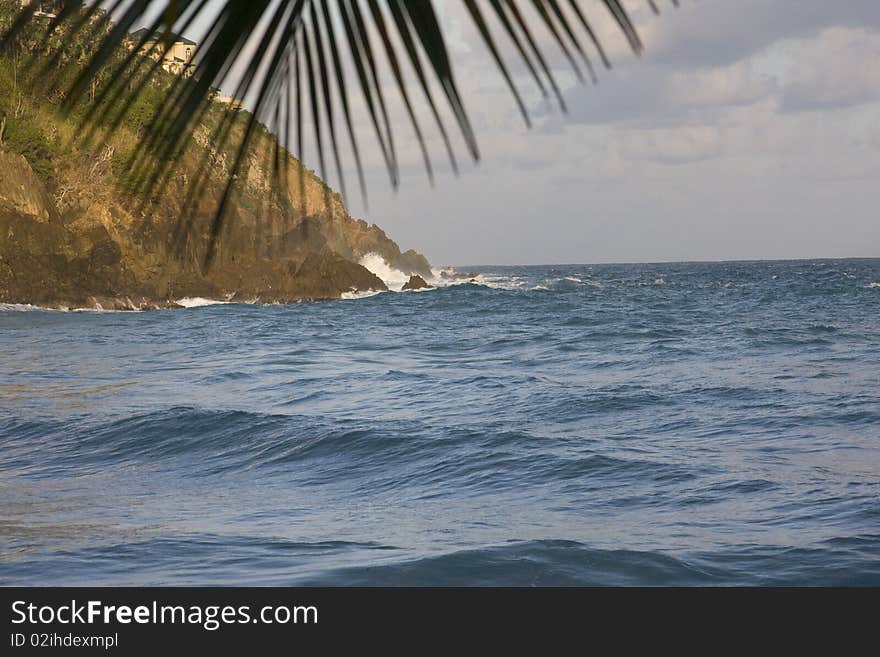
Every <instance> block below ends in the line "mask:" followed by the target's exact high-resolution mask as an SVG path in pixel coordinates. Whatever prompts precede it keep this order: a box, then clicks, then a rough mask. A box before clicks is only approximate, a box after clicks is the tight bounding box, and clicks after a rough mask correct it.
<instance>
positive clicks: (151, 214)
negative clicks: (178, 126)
mask: <svg viewBox="0 0 880 657" xmlns="http://www.w3.org/2000/svg"><path fill="white" fill-rule="evenodd" d="M9 4H10V6H6V5H4V4H3V3H0V25H4V24H10V21H11V20H13V17H14V12H15V11H17V3H9ZM13 5H15V6H14V7H13ZM64 32H65V27H64V25H60V26H58V27H57V29H56V30H55V32H54V33H53V39H52V40H51V41H52V43H54V42H56V41H57V42H63V41H64V39H65V33H64ZM52 43H50V42H47V41H46V40H45V39H38V38H31V37H23V38H22V40H21V41H20V43H18V44H17V51H16V52H18V50H20V51H21V52H20V53H18V54H16V55H15V56H16V57H22V56H25V55H27V56H28V57H32V58H33V59H34V62H33V66H31V67H29V70H32V71H39V70H41V65H43V64H45V65H47V66H48V65H50V64H51V63H52V61H53V60H52V57H53V55H55V54H57V53H56V52H54V51H53V48H54V46H53V45H52ZM84 47H86V48H87V49H88V47H87V46H84ZM91 54H92V53H89V52H86V53H83V55H84V56H83V58H82V61H88V60H89V57H90V55H91ZM11 57H12V54H11V51H4V52H0V89H7V90H8V89H17V90H18V91H19V95H20V98H19V100H18V104H19V105H22V107H25V108H26V110H27V111H23V112H19V111H13V109H12V107H13V106H12V105H11V104H10V103H11V99H10V98H7V97H4V96H3V95H2V94H0V119H2V120H3V128H2V129H0V303H25V304H28V303H29V304H34V305H40V306H47V307H53V308H83V307H90V308H97V307H101V308H107V309H109V308H112V309H143V308H156V307H158V308H169V307H175V306H176V305H177V304H176V301H177V300H181V299H184V298H204V299H214V300H225V299H231V298H235V299H240V300H246V301H253V300H257V301H266V302H293V301H300V300H304V299H338V298H340V297H341V296H342V295H343V294H346V293H349V292H351V291H352V290H356V291H367V290H385V289H386V287H385V283H383V282H382V280H380V279H379V278H377V277H376V276H375V275H374V274H373V273H371V272H370V271H369V270H367V269H366V268H364V267H363V266H361V265H360V264H358V263H359V262H360V260H361V259H362V258H363V257H364V256H366V255H368V254H371V253H376V254H378V255H380V256H382V258H384V259H385V261H387V262H388V264H389V265H390V266H391V267H393V268H395V269H398V270H400V271H403V272H405V273H406V274H418V275H421V276H423V277H427V276H430V274H431V268H430V265H429V263H428V261H427V260H426V259H425V257H424V256H422V255H421V254H419V253H416V252H415V251H405V252H402V251H401V250H400V247H399V246H398V245H397V244H396V243H395V242H394V241H393V240H392V239H391V238H389V237H388V236H387V235H386V234H385V232H384V231H383V230H382V229H381V228H379V227H378V226H376V225H372V224H368V223H367V222H366V221H363V220H358V219H355V218H353V217H352V216H351V215H350V213H349V212H348V209H347V208H346V207H345V205H344V203H343V201H342V198H341V196H340V195H339V194H338V193H336V192H335V191H333V190H332V189H330V187H329V186H328V185H327V184H326V183H325V182H324V181H323V180H321V179H320V178H319V177H318V175H317V174H316V173H315V172H314V171H312V170H311V169H309V168H308V167H306V166H305V165H304V164H303V163H301V162H299V161H298V160H297V159H296V158H294V157H293V156H292V155H291V154H290V153H288V152H287V151H286V150H284V149H279V148H278V145H277V142H276V140H275V137H274V135H273V134H272V133H271V132H270V131H268V130H267V129H266V128H265V126H263V125H258V126H257V128H256V129H255V130H254V132H253V139H252V141H251V142H250V143H249V145H248V149H247V150H246V151H245V152H244V153H243V156H242V160H241V164H240V173H239V174H238V175H236V176H235V179H234V183H233V185H232V187H231V189H229V197H228V203H227V204H226V205H225V206H224V208H225V211H224V215H223V217H222V221H221V222H219V223H216V222H215V218H216V212H217V211H218V209H219V208H220V199H221V198H223V195H224V194H225V193H226V191H227V189H228V187H227V185H228V183H229V173H230V161H229V160H230V156H229V153H228V152H227V151H228V144H227V145H224V144H223V143H218V142H217V141H215V140H216V135H217V134H218V132H220V130H219V128H220V127H221V126H224V128H223V131H224V132H225V131H226V130H228V131H229V132H230V134H233V133H237V134H243V133H244V132H245V131H247V130H248V129H249V128H248V122H249V114H248V113H247V112H240V113H237V114H235V115H234V116H233V117H232V118H228V114H227V112H226V107H223V106H220V105H218V106H217V107H210V106H209V107H207V108H206V111H205V112H204V113H202V112H199V113H197V115H198V116H199V124H198V125H196V126H195V127H194V130H193V135H192V140H190V141H189V142H188V143H186V144H182V145H181V150H180V152H179V154H178V155H179V156H178V155H175V160H174V165H173V167H172V169H171V170H169V171H168V172H167V177H166V178H163V183H162V185H161V186H159V187H157V188H152V189H143V188H142V187H141V186H140V185H139V184H138V180H140V178H139V176H138V175H136V174H135V172H133V171H132V168H131V165H130V163H131V160H132V158H133V157H134V156H135V154H136V153H138V152H139V146H138V144H139V143H140V139H141V137H142V136H143V133H144V129H145V128H146V127H148V125H147V124H148V123H149V120H148V118H149V117H152V116H155V115H156V113H157V112H161V111H163V104H164V103H165V102H166V101H167V97H168V94H170V93H171V92H172V90H173V89H174V84H176V78H175V77H174V76H173V75H171V74H169V73H167V72H165V71H162V70H157V71H155V72H154V73H152V74H151V79H150V80H149V83H148V84H145V85H144V86H143V91H142V92H139V94H138V96H137V97H136V98H135V99H134V101H135V103H134V107H136V108H137V111H136V112H133V113H132V114H131V115H127V116H126V117H125V119H124V120H123V121H122V123H121V124H118V125H116V126H115V127H116V129H115V130H114V131H113V132H112V138H110V139H109V140H108V141H106V142H105V141H103V140H95V142H96V143H94V144H92V143H89V144H86V143H79V142H77V143H72V142H70V141H69V140H66V139H63V138H62V137H63V136H64V135H74V134H76V133H77V132H78V131H81V128H82V125H81V123H80V120H79V118H76V117H81V116H83V115H84V114H94V115H96V116H102V113H101V112H100V111H98V110H97V108H96V107H90V106H88V103H86V101H83V106H81V107H78V108H77V111H75V112H72V113H71V114H70V115H69V116H61V115H59V114H58V98H57V96H56V94H57V90H53V89H54V87H52V85H46V84H45V80H43V79H42V78H41V77H40V76H39V75H37V74H36V73H34V74H31V73H23V72H22V70H21V69H22V67H20V66H18V65H17V63H16V62H15V61H13V60H12V59H11ZM114 57H116V56H115V55H114ZM123 60H124V54H122V53H120V54H119V55H118V57H117V61H116V64H118V65H121V64H122V61H123ZM72 66H73V67H74V68H75V66H76V65H75V64H72ZM69 72H70V73H71V74H75V73H76V71H75V70H71V71H69ZM111 114H112V113H111ZM4 117H5V118H4ZM145 117H146V118H145ZM227 119H228V120H229V121H231V123H230V124H229V125H226V124H225V122H226V121H227ZM102 120H103V119H98V122H99V124H98V125H96V126H95V128H96V129H98V130H99V131H103V130H104V128H108V127H109V125H108V124H107V122H104V123H101V121H102ZM145 121H146V122H147V123H145ZM97 142H101V144H100V145H99V144H98V143H97ZM163 175H164V174H163ZM195 180H199V181H200V183H201V184H200V186H199V192H200V193H199V195H198V196H197V197H193V196H192V195H191V192H192V189H193V187H192V184H191V183H192V182H193V181H195ZM218 225H219V226H220V229H219V230H216V229H217V226H218ZM212 237H213V238H215V239H214V242H213V247H214V250H213V252H212V255H213V258H212V260H211V264H210V266H207V264H206V263H207V259H208V258H207V255H208V253H207V251H208V245H209V243H210V240H211V238H212Z"/></svg>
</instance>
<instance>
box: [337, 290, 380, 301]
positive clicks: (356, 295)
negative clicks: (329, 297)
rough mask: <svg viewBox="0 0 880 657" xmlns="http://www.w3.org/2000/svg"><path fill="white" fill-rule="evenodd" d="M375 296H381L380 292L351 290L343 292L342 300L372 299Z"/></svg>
mask: <svg viewBox="0 0 880 657" xmlns="http://www.w3.org/2000/svg"><path fill="white" fill-rule="evenodd" d="M377 294H382V291H381V290H362V291H360V290H352V291H351V292H343V293H342V298H343V299H346V300H349V301H350V300H353V299H366V298H368V297H374V296H376V295H377Z"/></svg>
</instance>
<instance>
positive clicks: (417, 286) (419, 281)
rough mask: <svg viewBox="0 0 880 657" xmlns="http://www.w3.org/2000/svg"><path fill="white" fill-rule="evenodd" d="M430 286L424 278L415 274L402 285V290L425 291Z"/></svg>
mask: <svg viewBox="0 0 880 657" xmlns="http://www.w3.org/2000/svg"><path fill="white" fill-rule="evenodd" d="M430 287H431V286H430V285H428V283H427V282H426V281H425V279H424V278H422V277H421V276H419V275H417V274H413V275H412V276H410V277H409V280H408V281H407V282H406V283H405V284H404V286H403V288H402V289H404V290H426V289H428V288H430Z"/></svg>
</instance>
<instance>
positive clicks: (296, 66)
mask: <svg viewBox="0 0 880 657" xmlns="http://www.w3.org/2000/svg"><path fill="white" fill-rule="evenodd" d="M461 1H462V3H463V6H464V8H465V9H466V13H467V15H468V16H470V17H471V19H472V21H473V24H474V26H475V28H476V31H477V33H478V34H479V35H480V37H481V39H482V41H483V42H484V44H485V46H486V47H487V48H488V50H489V53H490V54H491V56H492V59H493V60H494V62H495V64H496V65H497V67H498V70H499V72H500V73H501V75H502V77H503V78H504V80H505V83H506V84H507V86H508V88H509V90H510V92H511V94H512V96H513V98H514V100H515V102H516V104H517V107H518V108H519V111H520V113H521V114H522V117H523V120H524V121H525V123H526V125H529V124H530V114H529V108H528V105H527V103H526V101H525V100H524V97H523V95H522V93H521V91H520V90H519V89H518V88H517V83H516V79H515V76H514V74H513V73H512V69H511V68H510V65H509V57H508V56H507V55H506V54H505V52H504V46H505V45H507V46H509V47H511V48H512V49H513V51H514V52H515V53H516V56H515V57H516V58H518V60H517V61H519V62H520V63H521V64H522V65H523V66H524V67H525V69H526V70H527V71H528V75H529V78H530V79H531V81H532V82H533V83H534V84H535V86H536V88H537V90H538V92H539V93H540V94H541V95H542V96H545V97H546V96H548V95H549V94H550V93H552V95H553V96H554V97H555V98H556V100H557V102H558V104H559V106H560V108H561V109H562V111H563V112H564V111H566V106H565V102H564V99H563V95H562V93H561V91H560V87H559V84H558V82H557V80H556V78H555V76H554V74H553V71H552V70H551V67H550V65H549V64H548V61H549V57H548V54H547V53H546V52H545V51H544V49H543V48H542V47H541V45H539V43H540V42H539V39H538V37H537V34H538V31H539V30H540V31H544V32H546V34H547V35H549V38H550V42H551V43H553V44H555V47H556V48H558V50H559V52H560V53H561V54H562V56H564V58H565V59H566V60H567V61H568V64H569V66H570V67H571V69H572V71H574V73H575V75H577V77H578V78H579V79H581V80H584V79H585V78H586V77H589V78H590V79H591V80H593V81H594V82H595V81H596V79H597V76H596V71H595V68H594V66H593V63H592V59H591V54H590V50H591V49H592V51H593V54H594V55H595V56H596V57H598V60H599V61H601V62H602V64H603V65H604V66H605V67H606V68H609V67H610V66H611V62H610V60H609V58H608V55H607V52H606V50H605V49H604V48H603V46H602V45H601V43H600V41H599V38H598V37H597V33H596V31H595V29H594V28H593V22H592V21H591V17H590V13H591V12H590V11H588V10H587V9H586V8H585V7H584V6H583V5H584V3H582V2H580V1H579V0H567V1H560V0H528V1H527V2H522V3H520V2H518V0H488V1H486V0H483V1H478V0H461ZM646 1H647V3H648V6H649V7H650V9H651V10H652V11H655V12H656V11H658V6H657V3H656V1H655V0H646ZM670 1H671V4H672V5H673V6H677V5H678V0H670ZM60 4H61V5H62V7H61V10H60V11H59V12H58V13H57V15H56V16H55V17H54V18H52V20H51V22H50V23H49V24H47V25H46V27H45V39H47V40H48V38H49V36H50V35H51V34H52V33H53V32H54V31H55V29H56V28H58V27H59V26H60V25H64V26H66V29H67V30H69V31H71V32H72V33H78V34H81V35H86V36H87V37H88V38H89V39H92V40H93V41H94V42H95V43H96V44H97V45H96V47H95V48H94V50H93V52H92V54H91V56H90V57H89V59H88V61H87V63H86V64H85V66H84V67H83V68H82V71H81V73H80V75H79V76H78V77H77V78H76V79H75V81H74V82H73V84H72V85H71V86H70V88H69V90H68V94H67V95H66V98H65V101H64V109H66V110H70V109H71V108H73V107H74V106H75V105H76V104H77V103H80V102H81V101H82V99H83V97H84V95H85V94H86V93H87V91H88V89H89V86H90V82H91V81H92V80H94V79H95V77H96V76H97V75H98V74H99V72H100V71H101V70H102V69H104V68H105V67H106V66H108V63H109V62H111V61H115V64H114V67H115V68H114V74H113V76H112V77H111V78H110V79H109V80H108V81H107V82H105V83H104V84H103V85H102V88H101V89H100V92H99V95H98V97H97V102H96V106H97V107H99V108H100V109H98V110H97V111H96V112H95V113H94V114H93V115H92V116H91V117H90V120H91V122H92V124H91V125H87V126H86V129H85V131H84V136H85V138H86V139H93V138H96V134H97V133H96V129H95V125H102V126H109V131H104V134H106V133H107V132H109V133H110V134H112V132H113V131H114V130H116V129H117V128H118V127H119V125H120V124H121V123H122V121H123V119H124V117H125V116H126V114H127V113H128V112H129V111H130V109H131V106H132V103H133V102H134V99H135V98H136V97H137V94H138V93H139V92H140V91H141V90H142V89H143V87H144V85H146V84H148V80H150V78H151V76H152V75H154V74H155V73H156V71H157V70H158V69H159V67H160V66H161V64H162V57H163V54H164V49H165V48H166V46H167V44H168V41H169V39H171V38H172V37H173V35H174V34H175V33H176V34H184V33H186V32H188V31H190V30H192V29H193V27H194V25H197V24H206V25H207V29H205V33H204V37H203V38H202V41H201V43H199V44H198V45H197V46H196V48H195V52H194V54H193V62H194V71H193V74H192V75H191V76H185V77H184V76H181V77H178V78H177V79H175V80H174V82H173V83H172V84H171V85H170V88H169V92H168V97H167V102H166V103H165V104H164V106H163V107H161V108H160V109H159V110H158V111H157V113H156V116H154V117H153V120H152V122H151V129H150V130H149V131H147V132H146V133H145V134H144V135H143V139H142V140H141V142H140V144H139V146H138V148H137V149H136V151H135V153H134V155H133V156H132V158H131V161H130V163H129V165H130V172H131V178H132V179H133V180H136V181H137V184H138V185H140V186H141V187H142V188H143V189H152V188H155V187H156V186H158V185H160V184H161V183H162V182H163V180H166V179H167V176H168V175H169V172H170V171H172V170H173V168H174V165H175V162H176V161H177V158H179V157H180V153H181V152H182V147H183V145H185V144H186V143H187V142H188V141H189V140H190V139H191V138H192V136H193V131H194V130H195V129H196V127H197V126H198V125H199V122H200V118H201V117H202V116H203V115H204V113H205V112H206V111H208V110H207V106H208V105H210V103H208V102H207V101H208V99H209V98H210V97H211V95H212V93H213V92H214V90H216V89H219V88H224V87H225V88H232V87H234V88H235V93H234V97H235V98H239V99H245V98H246V99H248V103H249V105H250V109H251V112H250V116H249V118H248V120H247V124H246V126H245V128H244V130H243V131H240V130H237V129H234V124H235V121H234V120H233V119H234V117H233V116H231V115H232V112H229V113H228V115H227V116H226V117H225V119H224V120H223V121H220V122H219V123H218V124H217V125H216V127H215V128H214V132H213V134H212V135H211V138H212V139H213V140H214V141H215V143H217V144H221V145H227V144H228V143H230V142H235V143H234V147H235V148H234V150H235V153H236V155H235V158H234V161H233V164H232V166H231V168H230V171H229V176H228V178H229V179H228V182H227V184H226V187H225V189H224V191H223V194H222V197H221V198H220V200H219V206H218V211H217V212H216V215H215V217H214V220H213V223H212V226H211V231H210V236H211V237H210V241H211V244H210V246H209V248H208V251H207V257H206V261H207V262H208V263H209V262H210V260H211V258H212V257H213V255H212V254H213V246H214V244H215V242H216V241H217V238H218V236H219V234H220V232H221V229H222V226H223V222H224V220H225V217H226V216H227V213H226V212H225V210H226V206H227V204H228V203H229V199H230V195H231V193H232V189H233V183H234V180H235V179H236V176H237V175H238V174H239V173H240V172H241V169H242V166H243V165H244V163H245V159H246V153H247V148H248V144H249V142H250V140H251V138H252V136H253V134H254V130H255V128H256V126H257V125H259V124H265V125H266V126H268V129H269V130H271V131H273V132H274V133H275V135H276V136H277V138H278V142H279V143H280V146H282V147H285V148H289V149H291V150H293V152H294V153H295V154H296V155H297V157H299V158H300V160H301V159H302V158H303V156H304V150H305V149H306V148H314V149H315V151H316V153H317V158H318V166H319V170H320V175H321V177H322V178H326V175H327V164H328V162H327V159H328V155H329V156H332V163H333V166H334V169H335V171H336V176H337V178H338V180H339V185H340V187H341V190H342V192H343V197H345V191H346V187H345V180H344V175H343V171H344V170H345V164H344V161H345V160H344V147H343V144H342V136H343V134H344V135H346V136H347V139H348V142H349V144H350V152H351V155H352V156H353V159H354V165H355V168H356V170H357V175H358V179H359V184H360V189H361V193H362V194H363V197H364V200H365V201H366V194H367V190H366V184H365V177H364V171H363V161H362V157H361V146H360V145H359V141H358V139H357V135H356V130H355V125H357V124H358V116H357V113H356V107H357V105H356V104H355V103H354V97H355V95H359V96H360V98H361V99H362V101H363V106H364V110H363V111H365V112H366V116H365V118H366V119H367V121H368V123H369V124H370V125H371V126H372V130H373V133H374V136H375V138H376V141H377V143H378V147H379V149H380V151H381V153H382V157H383V159H384V162H385V166H386V168H387V170H388V174H389V178H390V181H391V185H392V186H393V187H397V186H398V185H399V184H400V164H399V159H398V153H397V148H396V143H395V134H396V129H395V126H394V125H393V122H392V119H391V112H390V110H389V105H390V100H391V99H390V98H389V97H388V94H389V91H388V90H387V89H388V88H389V87H386V86H384V85H383V74H384V75H387V74H388V73H389V72H390V75H391V78H392V80H393V86H392V87H391V88H392V89H394V88H396V93H397V96H398V97H399V100H400V102H401V103H402V106H403V108H404V109H405V114H406V117H407V120H408V123H409V126H410V127H411V129H412V130H413V133H414V135H415V137H416V141H417V142H418V146H419V150H420V151H421V155H422V159H423V161H424V166H425V169H426V171H427V174H428V177H429V179H431V180H432V181H433V171H434V166H433V164H432V159H431V154H430V151H429V148H428V140H427V138H426V133H425V131H424V128H423V126H422V124H421V123H420V121H419V118H418V115H419V112H418V104H419V99H417V98H416V97H415V95H414V94H413V93H412V92H413V91H415V90H418V91H419V92H420V100H421V102H422V103H424V105H425V106H426V107H427V108H428V109H429V111H430V114H431V117H432V119H433V122H434V124H436V128H437V131H438V133H439V135H440V137H441V138H442V141H443V144H444V148H445V151H446V156H447V157H448V159H449V162H450V165H451V167H452V169H453V170H454V171H456V172H457V171H458V163H457V156H456V153H455V149H454V147H453V143H452V139H451V133H450V130H449V127H448V126H447V125H446V121H445V120H444V118H443V117H444V114H446V113H447V112H448V115H451V117H452V120H453V122H454V124H455V126H456V127H457V129H458V131H459V133H460V135H461V138H462V140H463V143H464V145H465V147H466V149H467V152H468V155H469V156H470V157H471V158H472V159H473V160H478V159H479V157H480V151H479V148H478V144H477V138H476V135H475V133H474V129H473V127H472V126H471V123H470V120H469V118H468V113H467V111H466V109H465V99H464V98H463V97H462V94H461V93H460V92H459V88H458V86H457V84H456V78H455V72H454V68H453V64H452V61H451V57H450V53H449V50H448V48H447V45H446V41H445V37H444V33H443V29H442V27H441V23H440V20H439V19H438V15H437V12H436V9H435V6H434V2H433V1H432V0H385V1H384V2H379V0H336V1H333V0H223V2H221V3H220V4H219V7H218V3H217V2H214V1H210V0H107V1H106V2H103V3H95V4H90V5H85V4H83V3H82V2H69V1H68V2H61V3H60ZM157 4H158V5H161V12H159V13H158V14H156V13H155V9H156V5H157ZM589 4H590V7H589V9H590V10H595V9H597V8H604V11H606V12H608V13H609V14H610V16H611V18H612V19H613V21H614V22H615V23H616V24H617V26H618V27H619V28H620V30H621V32H622V34H623V35H624V37H625V38H626V39H627V41H628V42H629V45H630V47H631V48H632V50H633V51H634V52H636V53H637V54H638V53H640V52H641V50H642V43H641V41H640V39H639V36H638V33H637V32H636V29H635V26H634V24H633V22H632V20H631V19H630V16H629V14H628V13H627V11H626V9H625V8H624V6H623V4H622V3H621V2H620V1H619V0H595V1H594V2H592V3H589ZM39 5H40V3H39V2H37V1H36V0H34V1H32V2H30V3H28V4H25V5H24V6H23V8H22V10H21V12H20V13H19V15H18V16H17V18H16V20H15V21H14V23H13V25H12V26H11V27H10V28H9V29H8V30H7V32H6V33H5V34H4V35H2V37H0V45H6V44H9V43H11V42H12V41H14V40H15V38H16V36H17V35H18V34H20V33H21V32H22V31H23V30H25V29H27V27H28V26H29V25H30V24H31V22H32V21H33V18H34V14H35V13H36V11H37V10H38V8H39ZM148 15H156V16H157V17H156V18H154V19H152V20H151V21H150V22H148V23H147V25H146V26H145V27H144V28H143V29H142V30H140V32H139V37H138V39H136V40H133V39H132V36H131V33H132V32H133V31H134V30H135V29H136V28H137V27H139V26H141V25H143V24H144V23H145V22H146V17H147V16H148ZM111 17H112V18H113V20H112V21H111ZM124 47H127V48H128V51H127V52H125V51H124V50H123V48H124ZM346 50H347V56H346V52H345V51H346ZM120 52H125V54H124V56H122V57H121V58H120V57H119V54H118V53H120ZM55 56H56V57H58V56H61V55H60V54H57V53H56V55H55ZM114 57H116V59H115V60H114V59H113V58H114ZM49 68H51V67H47V69H49ZM584 71H586V75H584ZM351 73H353V76H352V75H349V74H351ZM407 75H414V76H415V79H416V80H417V82H418V84H417V87H416V88H415V89H411V86H410V84H409V82H408V81H407V77H406V76H407ZM352 79H353V81H352ZM438 97H439V98H441V99H442V100H443V101H445V105H446V108H445V110H444V108H443V107H441V103H439V102H438ZM309 124H310V125H311V135H310V136H309V135H307V134H306V129H305V128H306V125H309ZM340 125H342V126H343V127H344V130H341V129H340ZM274 160H275V165H274V169H275V171H276V172H277V173H279V177H280V178H282V179H284V180H286V174H283V175H282V174H281V172H282V171H283V170H284V169H286V167H287V161H288V158H287V156H286V154H285V153H282V152H281V150H280V147H279V148H276V150H275V152H274ZM204 182H205V181H204V179H198V180H195V181H192V182H191V183H190V190H189V193H188V200H187V203H188V204H194V203H195V200H196V199H197V198H198V195H199V193H200V190H201V187H202V185H203V184H204ZM301 184H302V183H301Z"/></svg>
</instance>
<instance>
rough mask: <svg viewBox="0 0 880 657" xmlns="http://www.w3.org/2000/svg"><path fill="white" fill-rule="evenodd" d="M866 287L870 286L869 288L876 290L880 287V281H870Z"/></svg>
mask: <svg viewBox="0 0 880 657" xmlns="http://www.w3.org/2000/svg"><path fill="white" fill-rule="evenodd" d="M865 287H866V288H868V289H869V290H876V289H878V288H880V283H876V282H874V283H868V284H867V285H866V286H865Z"/></svg>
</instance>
